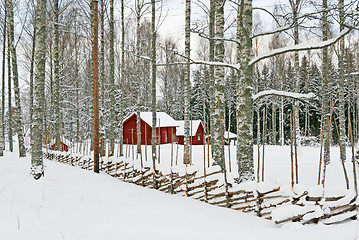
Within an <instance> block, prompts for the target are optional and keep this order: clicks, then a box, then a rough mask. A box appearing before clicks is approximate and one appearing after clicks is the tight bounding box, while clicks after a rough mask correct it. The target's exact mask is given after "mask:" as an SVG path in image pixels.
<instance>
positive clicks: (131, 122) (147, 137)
mask: <svg viewBox="0 0 359 240" xmlns="http://www.w3.org/2000/svg"><path fill="white" fill-rule="evenodd" d="M136 121H137V116H136V114H133V115H132V116H131V117H130V118H128V119H127V120H126V121H125V122H124V123H123V143H124V144H137V122H136ZM159 132H160V128H157V129H156V137H157V143H159V140H160V139H161V144H165V143H171V142H176V141H177V138H176V127H175V126H174V127H161V138H160V135H159ZM151 137H152V127H151V126H150V125H148V124H147V123H146V122H144V121H143V120H142V119H141V144H142V145H151Z"/></svg>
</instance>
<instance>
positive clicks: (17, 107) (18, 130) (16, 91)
mask: <svg viewBox="0 0 359 240" xmlns="http://www.w3.org/2000/svg"><path fill="white" fill-rule="evenodd" d="M6 9H7V14H8V15H7V17H8V19H7V24H8V27H7V33H8V41H9V43H10V44H9V48H10V52H11V62H12V77H13V82H14V94H15V108H14V114H15V116H14V117H15V123H16V133H17V137H18V142H19V157H25V155H26V152H25V145H24V134H23V127H22V121H21V104H20V89H19V76H18V67H17V55H16V46H15V37H14V10H13V3H12V0H6ZM10 91H11V89H10ZM10 111H11V108H10V109H9V112H10Z"/></svg>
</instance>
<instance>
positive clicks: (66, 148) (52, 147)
mask: <svg viewBox="0 0 359 240" xmlns="http://www.w3.org/2000/svg"><path fill="white" fill-rule="evenodd" d="M60 144H61V151H63V152H68V151H69V146H68V145H67V144H65V143H64V142H62V141H61V142H60ZM51 150H55V143H53V144H52V145H51Z"/></svg>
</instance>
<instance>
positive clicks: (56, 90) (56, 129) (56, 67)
mask: <svg viewBox="0 0 359 240" xmlns="http://www.w3.org/2000/svg"><path fill="white" fill-rule="evenodd" d="M53 14H54V21H55V24H54V82H55V87H54V115H55V123H54V132H55V148H56V150H58V151H60V150H61V143H60V124H61V117H60V49H59V37H60V36H59V34H60V33H59V0H55V1H54V13H53Z"/></svg>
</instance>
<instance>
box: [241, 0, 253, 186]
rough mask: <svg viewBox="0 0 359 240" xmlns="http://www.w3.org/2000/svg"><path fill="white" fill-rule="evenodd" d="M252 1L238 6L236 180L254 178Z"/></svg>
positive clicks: (246, 0)
mask: <svg viewBox="0 0 359 240" xmlns="http://www.w3.org/2000/svg"><path fill="white" fill-rule="evenodd" d="M251 36H252V0H240V4H239V5H238V22H237V38H238V39H239V41H240V42H241V44H239V45H238V48H237V51H238V53H237V57H238V60H237V61H238V63H239V64H240V69H239V71H238V89H237V93H238V100H237V136H238V143H237V164H238V173H239V181H240V182H243V181H248V180H253V179H254V166H253V142H252V137H253V100H252V86H253V79H252V65H250V64H249V62H250V60H251V57H252V38H251Z"/></svg>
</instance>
